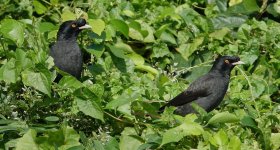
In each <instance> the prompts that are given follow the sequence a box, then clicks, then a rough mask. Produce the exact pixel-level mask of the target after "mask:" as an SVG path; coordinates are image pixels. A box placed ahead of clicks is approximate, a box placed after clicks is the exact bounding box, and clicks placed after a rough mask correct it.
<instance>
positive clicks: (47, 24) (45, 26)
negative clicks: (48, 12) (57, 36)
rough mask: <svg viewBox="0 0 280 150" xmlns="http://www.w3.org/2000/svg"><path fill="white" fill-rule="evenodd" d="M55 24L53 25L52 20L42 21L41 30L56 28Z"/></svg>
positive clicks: (47, 30) (46, 30)
mask: <svg viewBox="0 0 280 150" xmlns="http://www.w3.org/2000/svg"><path fill="white" fill-rule="evenodd" d="M55 29H56V28H55V25H53V24H52V23H50V22H40V24H39V30H40V32H42V33H43V32H49V31H53V30H55Z"/></svg>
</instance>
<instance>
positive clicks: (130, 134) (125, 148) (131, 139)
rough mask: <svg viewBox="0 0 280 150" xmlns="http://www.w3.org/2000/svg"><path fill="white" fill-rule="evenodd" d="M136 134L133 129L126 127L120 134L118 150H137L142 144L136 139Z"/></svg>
mask: <svg viewBox="0 0 280 150" xmlns="http://www.w3.org/2000/svg"><path fill="white" fill-rule="evenodd" d="M137 136H138V135H137V132H136V131H135V129H134V128H131V127H126V128H124V130H123V132H122V133H121V137H120V149H121V150H137V149H138V148H139V146H140V145H141V144H142V142H141V141H140V140H139V139H138V138H136V137H137Z"/></svg>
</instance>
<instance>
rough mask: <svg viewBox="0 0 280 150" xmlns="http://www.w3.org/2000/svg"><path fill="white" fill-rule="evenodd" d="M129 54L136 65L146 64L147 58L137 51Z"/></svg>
mask: <svg viewBox="0 0 280 150" xmlns="http://www.w3.org/2000/svg"><path fill="white" fill-rule="evenodd" d="M127 56H128V57H129V58H130V59H131V60H132V61H133V62H134V64H135V65H144V63H145V59H144V58H143V57H142V56H141V55H139V54H137V53H131V54H128V55H127Z"/></svg>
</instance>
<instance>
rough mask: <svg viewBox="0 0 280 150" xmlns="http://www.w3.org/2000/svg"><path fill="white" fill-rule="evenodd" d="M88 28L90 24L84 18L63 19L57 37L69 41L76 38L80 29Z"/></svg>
mask: <svg viewBox="0 0 280 150" xmlns="http://www.w3.org/2000/svg"><path fill="white" fill-rule="evenodd" d="M88 28H91V26H90V25H88V24H86V20H85V19H83V18H80V19H77V20H69V21H65V22H63V23H62V24H61V25H60V27H59V30H58V33H57V39H58V40H70V41H72V40H76V39H77V36H78V34H79V33H80V31H82V30H83V29H88Z"/></svg>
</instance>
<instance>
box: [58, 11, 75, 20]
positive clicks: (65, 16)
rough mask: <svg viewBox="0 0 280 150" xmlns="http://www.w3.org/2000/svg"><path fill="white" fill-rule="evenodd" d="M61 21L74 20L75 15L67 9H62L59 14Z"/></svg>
mask: <svg viewBox="0 0 280 150" xmlns="http://www.w3.org/2000/svg"><path fill="white" fill-rule="evenodd" d="M61 18H62V22H65V21H68V20H76V15H75V14H74V13H72V12H71V11H70V10H69V9H64V10H63V12H62V14H61Z"/></svg>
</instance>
